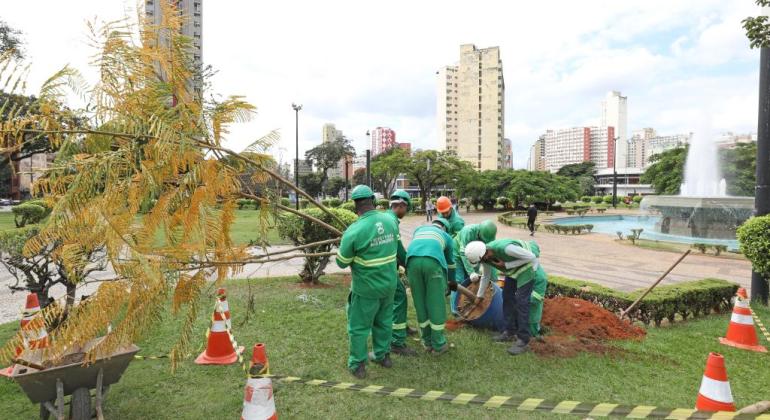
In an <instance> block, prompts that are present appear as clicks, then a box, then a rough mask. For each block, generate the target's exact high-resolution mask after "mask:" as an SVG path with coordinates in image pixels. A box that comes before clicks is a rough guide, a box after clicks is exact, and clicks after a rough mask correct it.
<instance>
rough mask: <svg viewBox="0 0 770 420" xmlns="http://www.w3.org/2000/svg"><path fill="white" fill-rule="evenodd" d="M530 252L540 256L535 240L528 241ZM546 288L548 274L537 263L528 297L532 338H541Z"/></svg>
mask: <svg viewBox="0 0 770 420" xmlns="http://www.w3.org/2000/svg"><path fill="white" fill-rule="evenodd" d="M529 244H530V248H531V250H532V253H534V254H535V256H537V257H538V258H540V247H539V246H537V244H536V243H535V241H529ZM547 288H548V275H546V273H545V270H543V266H542V265H539V266H538V268H537V270H536V271H535V280H534V283H533V287H532V297H531V298H530V299H529V333H530V335H531V336H532V338H537V339H540V340H542V336H543V328H542V327H541V325H540V322H541V321H542V319H543V299H545V291H546V289H547Z"/></svg>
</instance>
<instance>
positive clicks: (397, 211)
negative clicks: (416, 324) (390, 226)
mask: <svg viewBox="0 0 770 420" xmlns="http://www.w3.org/2000/svg"><path fill="white" fill-rule="evenodd" d="M411 207H412V199H411V197H409V193H407V192H406V191H404V190H396V191H393V194H391V196H390V210H388V213H390V214H391V215H393V218H394V219H395V220H396V224H400V223H401V219H402V218H403V217H404V216H406V213H407V212H408V211H409V210H411ZM397 261H398V266H399V267H404V268H406V250H405V249H404V245H403V243H401V240H399V241H398V252H397ZM408 303H409V301H408V299H407V297H406V287H404V283H402V282H401V280H399V279H396V294H395V295H394V296H393V341H391V343H390V352H391V353H393V354H398V355H402V356H414V355H416V354H417V352H415V351H414V350H412V349H410V348H409V347H407V346H406V336H407V325H406V315H407V314H406V312H407V311H406V309H407V306H408Z"/></svg>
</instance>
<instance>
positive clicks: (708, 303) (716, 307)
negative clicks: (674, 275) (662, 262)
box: [546, 276, 738, 326]
mask: <svg viewBox="0 0 770 420" xmlns="http://www.w3.org/2000/svg"><path fill="white" fill-rule="evenodd" d="M737 290H738V285H737V284H734V283H730V282H728V281H725V280H720V279H711V278H708V279H702V280H696V281H689V282H684V283H678V284H674V285H668V286H659V287H657V288H655V289H654V290H653V291H652V292H651V293H650V294H649V295H647V296H646V297H645V298H644V299H642V301H641V302H639V304H638V305H637V306H636V307H635V308H634V309H633V310H632V311H631V313H629V314H628V317H629V318H630V319H632V320H634V321H641V322H643V323H644V324H645V325H648V326H649V325H650V323H654V324H655V325H656V326H660V324H661V322H662V321H663V320H664V319H667V320H668V321H669V322H674V321H675V320H676V317H677V315H679V317H681V319H682V320H686V319H687V318H694V317H698V316H704V315H708V314H710V313H712V312H713V311H716V312H727V311H730V310H731V308H732V298H733V296H735V292H736V291H737ZM642 293H644V290H636V291H633V292H631V293H625V292H621V291H617V290H613V289H609V288H607V287H604V286H601V285H598V284H596V283H591V282H587V281H581V280H572V279H566V278H563V277H557V276H549V278H548V290H547V292H546V296H547V297H555V296H568V297H575V298H580V299H584V300H587V301H590V302H594V303H596V304H598V305H600V306H602V307H604V308H605V309H607V310H608V311H610V312H614V313H620V311H622V310H624V309H626V308H627V307H629V306H630V305H631V303H633V302H634V300H636V299H637V298H638V297H639V296H640V295H641V294H642Z"/></svg>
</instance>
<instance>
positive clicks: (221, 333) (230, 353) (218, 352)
mask: <svg viewBox="0 0 770 420" xmlns="http://www.w3.org/2000/svg"><path fill="white" fill-rule="evenodd" d="M230 337H231V335H230V329H229V328H227V321H225V317H224V315H223V314H222V313H221V312H219V311H217V310H216V309H214V319H213V321H212V323H211V328H210V329H209V332H208V334H207V338H206V350H204V351H203V353H201V354H200V355H199V356H198V357H197V358H196V359H195V363H197V364H199V365H229V364H232V363H235V362H236V360H238V354H239V353H241V352H243V347H238V348H237V349H236V348H235V347H234V345H233V341H232V340H231V339H230ZM236 352H237V353H236Z"/></svg>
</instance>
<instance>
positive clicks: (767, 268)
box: [738, 215, 770, 277]
mask: <svg viewBox="0 0 770 420" xmlns="http://www.w3.org/2000/svg"><path fill="white" fill-rule="evenodd" d="M738 243H739V244H740V249H741V252H742V253H743V255H745V256H746V258H748V259H749V261H751V266H752V268H753V269H754V271H756V272H757V273H762V274H763V275H764V276H765V277H767V276H770V215H765V216H758V217H752V218H751V219H749V220H747V221H746V223H744V224H743V225H742V226H741V227H739V228H738Z"/></svg>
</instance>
